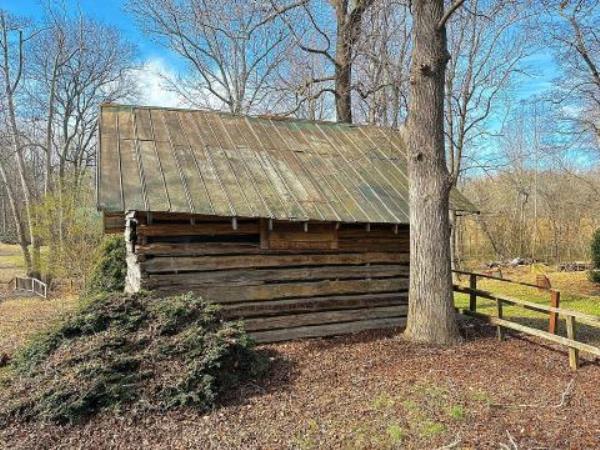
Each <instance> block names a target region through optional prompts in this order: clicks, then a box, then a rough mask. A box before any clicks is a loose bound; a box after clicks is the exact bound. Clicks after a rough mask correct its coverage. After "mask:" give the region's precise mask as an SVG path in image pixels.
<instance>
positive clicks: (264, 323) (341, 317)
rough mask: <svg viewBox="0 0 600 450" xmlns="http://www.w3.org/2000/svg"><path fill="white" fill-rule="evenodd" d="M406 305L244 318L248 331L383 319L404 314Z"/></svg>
mask: <svg viewBox="0 0 600 450" xmlns="http://www.w3.org/2000/svg"><path fill="white" fill-rule="evenodd" d="M407 309H408V306H407V305H400V306H384V307H380V308H367V309H346V310H341V311H322V312H313V313H306V314H292V315H283V316H276V317H260V318H255V319H246V320H244V327H245V329H246V330H248V331H259V330H273V329H279V328H291V327H300V326H306V325H322V324H326V323H341V322H350V321H355V320H368V319H385V318H390V317H404V316H406V313H407Z"/></svg>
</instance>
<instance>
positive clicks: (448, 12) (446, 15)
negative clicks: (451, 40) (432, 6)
mask: <svg viewBox="0 0 600 450" xmlns="http://www.w3.org/2000/svg"><path fill="white" fill-rule="evenodd" d="M464 2H465V0H454V1H453V2H452V3H451V4H450V6H449V7H448V9H447V10H446V11H444V15H443V16H442V18H441V19H440V21H439V22H438V23H437V25H436V27H435V29H436V30H438V31H440V30H441V29H442V28H444V26H446V22H448V20H450V17H452V14H454V12H455V11H456V10H457V9H458V8H460V7H461V5H462V4H463V3H464Z"/></svg>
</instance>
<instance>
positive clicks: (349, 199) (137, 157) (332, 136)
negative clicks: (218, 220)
mask: <svg viewBox="0 0 600 450" xmlns="http://www.w3.org/2000/svg"><path fill="white" fill-rule="evenodd" d="M99 136H100V145H99V151H98V152H99V153H98V169H97V170H98V174H97V188H98V207H99V208H100V209H101V210H104V211H107V212H116V211H127V210H140V211H155V212H158V211H171V212H184V213H195V214H205V215H215V216H226V217H230V216H237V217H264V218H273V219H280V220H300V221H303V220H316V221H339V222H367V223H408V221H409V207H408V182H409V180H408V172H407V161H406V153H405V148H404V144H403V142H402V138H401V136H400V133H399V132H397V131H394V130H391V129H383V128H377V127H373V126H353V125H346V124H336V123H323V122H320V123H317V122H309V121H304V120H274V119H268V118H256V117H244V116H234V115H231V114H225V113H218V112H208V111H193V110H181V109H167V108H149V107H136V106H119V105H103V106H102V108H101V113H100V131H99ZM451 207H452V208H453V209H455V210H461V211H469V212H475V211H476V208H475V207H474V206H473V205H472V204H471V203H470V202H469V201H468V200H467V199H466V198H465V197H464V196H463V195H462V194H461V193H460V192H459V191H457V190H453V191H452V193H451Z"/></svg>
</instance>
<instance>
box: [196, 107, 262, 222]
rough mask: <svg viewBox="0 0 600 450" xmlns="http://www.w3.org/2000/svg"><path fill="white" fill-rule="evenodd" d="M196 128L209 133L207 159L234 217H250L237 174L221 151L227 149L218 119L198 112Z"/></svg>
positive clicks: (251, 213)
mask: <svg viewBox="0 0 600 450" xmlns="http://www.w3.org/2000/svg"><path fill="white" fill-rule="evenodd" d="M196 120H197V122H198V128H199V129H204V130H206V132H207V133H208V132H210V134H211V139H210V146H209V145H207V146H206V147H205V148H204V150H206V153H207V157H208V158H210V161H211V163H212V165H213V167H214V168H215V169H216V173H217V176H218V178H219V182H220V185H221V187H222V189H223V190H224V191H225V192H226V193H227V197H228V198H229V201H230V207H231V208H232V209H233V211H234V215H236V216H245V217H252V216H254V213H253V211H252V209H251V208H250V207H249V205H248V201H247V199H246V197H245V195H244V192H243V190H242V188H241V186H240V184H239V181H238V179H237V174H236V173H235V172H234V170H233V168H232V167H231V164H230V162H229V159H228V158H227V155H226V154H225V152H224V151H223V149H224V148H227V145H226V143H225V142H226V140H225V136H223V132H222V130H221V127H220V123H219V118H218V116H217V115H216V114H214V113H206V112H198V113H197V114H196Z"/></svg>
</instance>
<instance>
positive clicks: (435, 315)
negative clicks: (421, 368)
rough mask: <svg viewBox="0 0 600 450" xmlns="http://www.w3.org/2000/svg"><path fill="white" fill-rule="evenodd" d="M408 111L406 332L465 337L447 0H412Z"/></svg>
mask: <svg viewBox="0 0 600 450" xmlns="http://www.w3.org/2000/svg"><path fill="white" fill-rule="evenodd" d="M412 5H413V42H414V47H413V56H412V66H411V91H410V106H409V116H408V150H409V158H408V159H409V161H408V171H409V176H410V224H411V230H410V293H409V308H408V321H407V327H406V332H405V335H406V337H407V338H408V339H410V340H412V341H416V342H424V343H431V344H442V345H448V344H454V343H456V342H458V341H459V340H460V335H459V331H458V325H457V322H456V315H455V312H454V301H453V292H452V276H451V270H450V224H449V215H448V206H449V194H450V187H451V179H450V175H449V173H448V168H447V166H446V157H445V150H444V78H445V71H446V65H447V63H448V59H449V55H448V50H447V44H446V30H445V26H443V24H442V26H441V27H438V24H439V23H440V21H441V19H442V17H443V16H444V2H443V0H413V3H412Z"/></svg>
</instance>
